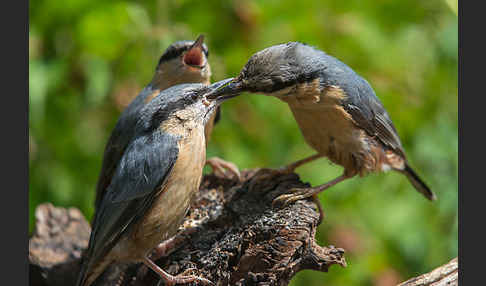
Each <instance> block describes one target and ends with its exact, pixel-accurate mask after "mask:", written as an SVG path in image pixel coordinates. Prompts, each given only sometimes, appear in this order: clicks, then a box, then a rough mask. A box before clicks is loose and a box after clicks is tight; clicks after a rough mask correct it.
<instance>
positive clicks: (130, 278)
mask: <svg viewBox="0 0 486 286" xmlns="http://www.w3.org/2000/svg"><path fill="white" fill-rule="evenodd" d="M257 171H258V170H249V171H244V172H243V173H242V177H243V182H237V181H232V180H228V179H223V178H220V177H216V176H214V175H208V176H205V177H204V179H203V182H202V184H201V188H200V192H199V194H198V197H197V199H196V200H195V202H194V204H193V206H192V208H191V210H190V212H189V214H188V215H187V217H186V220H185V222H184V225H183V226H181V231H180V233H179V234H178V235H177V236H176V237H175V239H174V244H173V245H174V248H173V249H172V251H171V252H170V253H169V254H168V256H166V257H163V258H161V259H159V260H157V261H156V262H157V264H158V265H159V266H161V267H162V268H163V269H165V270H167V271H168V272H169V273H171V274H174V275H175V274H179V273H182V272H184V271H185V270H187V269H190V268H195V269H197V270H195V272H194V273H195V274H197V275H200V276H203V277H205V278H207V279H210V280H211V281H213V282H215V283H216V284H217V285H288V284H289V282H290V279H291V278H292V277H293V276H294V275H295V274H296V273H297V272H299V271H301V270H304V269H312V270H317V271H322V272H327V270H328V268H329V267H330V266H331V265H333V264H338V265H341V266H346V262H345V259H344V256H343V253H344V250H343V249H341V248H335V247H334V246H332V245H331V246H327V247H321V246H319V245H318V244H317V243H316V241H315V239H314V235H315V232H316V227H317V224H318V220H319V213H318V211H317V206H316V205H315V204H314V202H312V201H311V200H302V201H298V202H296V203H294V204H291V205H289V206H287V207H284V208H273V207H272V201H273V199H274V198H275V197H277V196H278V195H281V194H284V193H288V192H289V190H290V189H291V188H294V187H305V186H307V185H306V184H304V183H302V182H301V181H300V180H299V178H298V176H297V175H296V174H289V175H272V174H271V173H269V172H264V171H263V172H257ZM90 231H91V229H90V226H89V223H88V222H87V221H86V219H85V218H84V217H83V215H82V214H81V212H80V211H79V210H77V209H75V208H69V209H64V208H58V207H54V206H53V205H51V204H49V203H47V204H43V205H40V206H38V207H37V210H36V227H35V231H34V233H33V236H32V237H31V239H30V241H29V261H30V285H31V286H33V285H35V286H61V285H63V286H70V285H73V284H74V281H75V280H76V276H77V274H78V272H79V267H80V258H81V255H82V251H83V250H84V249H85V248H86V247H87V245H88V240H89V233H90ZM457 281H458V266H457V258H455V259H453V260H452V261H450V262H449V263H448V264H445V265H443V266H440V267H438V268H436V269H435V270H433V271H432V272H430V273H427V274H424V275H421V276H419V277H415V278H412V279H409V280H407V281H405V282H403V283H401V284H400V285H398V286H426V285H427V286H445V285H449V286H450V285H457V283H458V282H457ZM158 282H159V279H158V278H157V276H156V275H155V274H154V273H153V272H152V271H151V270H148V269H147V268H146V267H145V266H143V265H140V264H132V265H126V264H125V265H123V264H117V265H112V266H111V267H110V268H109V269H108V270H107V271H105V273H104V274H103V275H102V276H100V278H99V279H98V280H97V281H96V283H95V284H94V285H109V286H113V285H117V286H141V285H149V286H150V285H157V283H158ZM161 284H162V283H161Z"/></svg>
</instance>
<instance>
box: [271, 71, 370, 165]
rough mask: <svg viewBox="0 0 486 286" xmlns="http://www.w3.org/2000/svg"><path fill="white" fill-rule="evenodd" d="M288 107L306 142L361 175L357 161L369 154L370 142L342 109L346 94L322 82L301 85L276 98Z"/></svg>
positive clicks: (335, 161)
mask: <svg viewBox="0 0 486 286" xmlns="http://www.w3.org/2000/svg"><path fill="white" fill-rule="evenodd" d="M277 97H278V98H279V99H281V100H283V101H285V102H287V103H288V105H289V107H290V109H291V110H292V113H293V115H294V117H295V120H296V121H297V124H298V125H299V128H300V130H301V132H302V135H303V136H304V139H305V141H306V142H307V143H308V144H309V145H310V146H311V147H312V148H313V149H315V150H316V151H317V152H319V153H320V154H323V155H324V156H326V157H328V158H329V159H330V160H331V161H332V162H334V163H336V164H339V165H341V166H343V167H344V168H345V169H348V170H350V171H354V170H355V169H359V170H355V171H358V172H361V168H362V164H360V165H359V166H357V165H356V158H357V157H359V158H361V157H363V155H362V154H364V155H366V154H369V144H368V138H367V135H366V133H365V132H364V130H362V129H360V128H359V127H357V125H356V124H355V122H354V120H353V118H352V116H351V115H350V114H349V113H348V112H347V111H346V110H345V109H344V108H343V106H342V104H341V102H342V101H343V100H344V99H346V94H345V92H344V91H343V90H342V89H341V88H339V87H337V86H325V87H322V86H321V85H320V83H319V79H316V80H314V81H311V82H309V83H303V84H298V85H295V86H293V87H292V88H290V89H289V90H288V91H287V93H286V94H281V95H278V96H277Z"/></svg>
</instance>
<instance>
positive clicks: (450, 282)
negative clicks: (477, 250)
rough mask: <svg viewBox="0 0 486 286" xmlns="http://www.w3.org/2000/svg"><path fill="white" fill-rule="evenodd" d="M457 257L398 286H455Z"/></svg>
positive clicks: (457, 276)
mask: <svg viewBox="0 0 486 286" xmlns="http://www.w3.org/2000/svg"><path fill="white" fill-rule="evenodd" d="M457 261H458V260H457V257H456V258H454V259H452V260H451V261H449V263H447V264H444V265H442V266H439V267H437V268H436V269H434V270H432V271H431V272H429V273H426V274H423V275H420V276H418V277H414V278H411V279H409V280H407V281H405V282H402V283H400V284H399V285H398V286H457V285H458V278H459V272H458V262H457Z"/></svg>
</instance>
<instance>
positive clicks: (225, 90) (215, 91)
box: [206, 78, 242, 101]
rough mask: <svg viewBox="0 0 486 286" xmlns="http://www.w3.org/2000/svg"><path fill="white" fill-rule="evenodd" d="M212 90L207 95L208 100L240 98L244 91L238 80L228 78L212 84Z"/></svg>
mask: <svg viewBox="0 0 486 286" xmlns="http://www.w3.org/2000/svg"><path fill="white" fill-rule="evenodd" d="M213 85H214V88H212V87H213ZM210 88H211V91H209V92H208V93H207V94H206V98H207V99H208V100H218V101H223V100H227V99H230V98H232V97H235V96H238V95H239V94H240V93H241V91H242V84H241V82H240V81H238V80H237V79H236V78H228V79H224V80H222V81H218V82H217V83H214V84H212V85H211V86H210Z"/></svg>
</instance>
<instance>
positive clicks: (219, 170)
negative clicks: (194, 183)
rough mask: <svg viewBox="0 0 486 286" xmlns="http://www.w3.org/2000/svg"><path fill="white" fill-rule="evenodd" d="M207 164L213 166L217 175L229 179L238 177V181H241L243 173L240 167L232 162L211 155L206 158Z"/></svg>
mask: <svg viewBox="0 0 486 286" xmlns="http://www.w3.org/2000/svg"><path fill="white" fill-rule="evenodd" d="M206 165H210V166H211V168H213V171H214V174H216V176H220V177H224V178H228V179H232V178H236V179H238V181H241V174H240V171H239V170H238V167H237V166H236V165H235V164H233V163H231V162H228V161H225V160H223V159H221V158H218V157H211V158H209V159H207V160H206ZM230 174H232V175H230Z"/></svg>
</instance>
